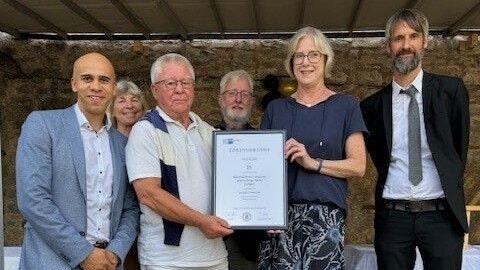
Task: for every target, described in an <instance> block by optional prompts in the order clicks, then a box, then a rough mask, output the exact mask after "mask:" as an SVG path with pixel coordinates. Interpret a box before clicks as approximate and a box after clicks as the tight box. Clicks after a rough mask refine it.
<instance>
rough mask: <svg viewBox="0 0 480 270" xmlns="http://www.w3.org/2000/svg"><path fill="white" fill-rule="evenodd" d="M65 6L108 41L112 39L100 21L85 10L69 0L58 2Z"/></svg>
mask: <svg viewBox="0 0 480 270" xmlns="http://www.w3.org/2000/svg"><path fill="white" fill-rule="evenodd" d="M60 2H62V3H63V4H64V5H65V6H67V7H68V8H69V9H70V10H71V11H73V12H74V13H75V14H77V15H78V16H79V17H80V18H82V19H84V20H85V21H87V22H88V23H89V24H90V25H92V26H93V27H95V28H96V29H97V30H99V31H100V32H102V33H104V34H105V36H107V37H108V39H110V40H112V39H113V37H112V36H113V34H112V31H111V30H110V29H108V28H107V27H106V26H105V25H103V24H102V23H101V22H100V21H98V20H97V19H96V18H95V17H93V16H92V15H90V14H89V13H88V12H87V11H86V10H85V9H83V8H81V7H80V6H79V5H77V4H75V3H74V2H73V1H71V0H60Z"/></svg>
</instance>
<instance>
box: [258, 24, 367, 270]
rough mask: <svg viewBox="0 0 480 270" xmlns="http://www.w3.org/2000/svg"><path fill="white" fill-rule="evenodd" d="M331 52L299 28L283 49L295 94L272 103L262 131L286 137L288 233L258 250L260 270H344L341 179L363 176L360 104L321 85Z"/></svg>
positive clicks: (315, 34) (312, 32) (316, 34)
mask: <svg viewBox="0 0 480 270" xmlns="http://www.w3.org/2000/svg"><path fill="white" fill-rule="evenodd" d="M332 63H333V51H332V48H331V47H330V44H329V43H328V41H327V39H326V37H325V36H324V35H323V34H322V32H320V30H318V29H316V28H313V27H305V28H302V29H300V30H298V31H297V33H296V34H295V35H294V36H293V37H292V39H291V40H290V42H289V43H288V54H287V57H286V60H285V67H286V69H287V72H288V73H289V74H290V76H291V77H292V78H294V79H295V80H296V81H297V91H296V92H295V93H294V94H293V95H292V96H290V97H288V98H285V99H277V100H274V101H272V102H271V103H270V104H269V106H268V107H267V110H266V112H265V114H264V116H263V118H262V123H261V128H262V129H285V130H287V138H288V140H287V142H286V143H285V153H286V154H285V158H286V159H288V161H289V165H288V166H289V167H288V193H289V194H288V200H289V210H288V222H289V224H288V229H287V230H286V231H284V232H282V233H280V234H277V235H276V236H275V237H274V238H272V239H271V240H269V241H264V242H263V243H262V247H261V251H260V264H259V269H282V270H284V269H285V270H286V269H304V270H306V269H311V270H322V269H343V268H344V257H343V241H344V231H345V229H344V228H345V212H346V209H347V205H346V197H347V178H350V177H362V176H363V174H364V172H365V162H366V161H365V160H366V158H365V146H364V141H363V132H365V131H366V128H365V124H364V122H363V119H362V114H361V111H360V108H359V105H358V102H357V101H356V100H355V99H354V98H353V97H351V96H348V95H344V94H339V93H336V92H334V91H333V90H331V89H330V88H328V87H327V86H326V85H325V77H326V76H329V75H330V71H331V69H332Z"/></svg>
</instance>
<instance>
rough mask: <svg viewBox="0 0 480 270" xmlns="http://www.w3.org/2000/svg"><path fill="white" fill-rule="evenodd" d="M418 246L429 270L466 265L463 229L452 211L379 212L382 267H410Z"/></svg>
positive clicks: (377, 241)
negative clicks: (463, 253) (463, 257)
mask: <svg viewBox="0 0 480 270" xmlns="http://www.w3.org/2000/svg"><path fill="white" fill-rule="evenodd" d="M416 247H418V249H419V250H420V254H421V256H422V260H423V266H424V269H425V270H443V269H445V270H455V269H458V270H460V269H461V268H462V248H463V231H462V230H461V229H460V227H459V226H458V225H457V223H456V221H455V218H454V216H453V214H452V213H451V211H449V210H435V211H428V212H420V213H411V212H405V211H399V210H392V209H381V210H379V211H377V212H376V214H375V252H376V254H377V264H378V269H380V270H397V269H398V270H409V269H413V267H414V265H415V259H416V252H415V248H416Z"/></svg>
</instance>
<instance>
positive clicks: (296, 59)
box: [292, 51, 322, 65]
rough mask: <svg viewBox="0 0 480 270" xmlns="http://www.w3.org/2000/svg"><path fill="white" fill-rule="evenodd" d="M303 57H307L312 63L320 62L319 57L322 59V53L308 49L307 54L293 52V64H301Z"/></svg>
mask: <svg viewBox="0 0 480 270" xmlns="http://www.w3.org/2000/svg"><path fill="white" fill-rule="evenodd" d="M305 57H306V58H307V59H308V61H309V62H310V63H312V64H316V63H318V62H320V59H322V53H321V52H319V51H309V52H308V53H307V54H304V53H301V52H298V53H294V54H293V55H292V60H293V63H294V64H295V65H301V64H303V61H305Z"/></svg>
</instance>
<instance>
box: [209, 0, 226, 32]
mask: <svg viewBox="0 0 480 270" xmlns="http://www.w3.org/2000/svg"><path fill="white" fill-rule="evenodd" d="M210 8H211V9H212V12H213V16H214V17H215V21H216V22H217V26H218V28H219V29H220V35H221V36H222V39H225V27H224V26H223V21H222V17H220V12H218V7H217V3H216V2H215V0H210Z"/></svg>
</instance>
